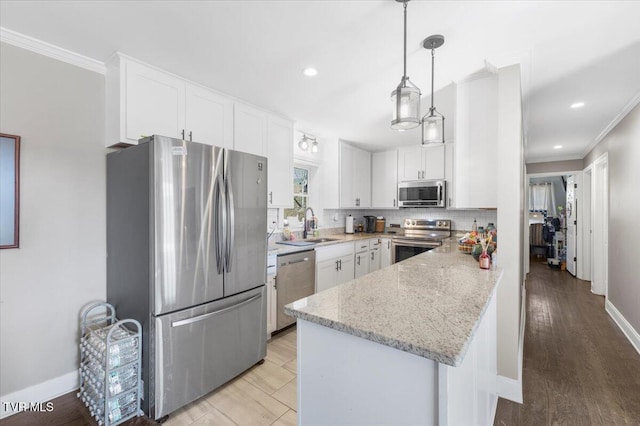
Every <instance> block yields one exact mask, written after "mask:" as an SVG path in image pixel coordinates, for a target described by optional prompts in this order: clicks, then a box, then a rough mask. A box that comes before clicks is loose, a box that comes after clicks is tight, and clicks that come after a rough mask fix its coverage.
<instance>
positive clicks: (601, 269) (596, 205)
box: [591, 156, 609, 295]
mask: <svg viewBox="0 0 640 426" xmlns="http://www.w3.org/2000/svg"><path fill="white" fill-rule="evenodd" d="M593 174H594V185H593V191H592V192H591V194H592V197H591V198H592V205H593V209H592V212H591V213H592V220H593V228H592V231H593V236H592V238H593V252H592V253H593V256H592V258H591V263H592V268H593V269H592V270H593V273H592V274H591V292H593V293H595V294H600V295H606V294H607V276H608V270H607V268H608V265H607V263H608V249H609V247H608V245H609V244H608V243H609V238H608V226H607V221H608V218H607V216H608V210H609V197H608V187H607V186H608V183H607V179H608V173H607V159H606V156H605V157H604V158H601V159H600V158H599V159H598V160H596V162H595V164H594V170H593Z"/></svg>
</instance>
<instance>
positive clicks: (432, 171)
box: [398, 144, 445, 182]
mask: <svg viewBox="0 0 640 426" xmlns="http://www.w3.org/2000/svg"><path fill="white" fill-rule="evenodd" d="M444 150H445V148H444V145H442V144H441V145H433V146H428V147H424V148H423V147H422V145H415V146H407V147H402V148H399V149H398V182H403V181H410V180H439V179H444Z"/></svg>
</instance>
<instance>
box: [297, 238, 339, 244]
mask: <svg viewBox="0 0 640 426" xmlns="http://www.w3.org/2000/svg"><path fill="white" fill-rule="evenodd" d="M304 241H309V242H310V243H314V244H318V243H328V242H329V241H338V238H314V239H311V240H304Z"/></svg>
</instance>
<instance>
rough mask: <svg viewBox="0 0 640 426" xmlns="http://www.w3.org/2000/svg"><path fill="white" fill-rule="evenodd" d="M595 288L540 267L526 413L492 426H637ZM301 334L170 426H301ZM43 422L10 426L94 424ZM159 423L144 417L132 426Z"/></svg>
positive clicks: (503, 408)
mask: <svg viewBox="0 0 640 426" xmlns="http://www.w3.org/2000/svg"><path fill="white" fill-rule="evenodd" d="M589 285H590V283H588V282H585V281H580V280H577V279H575V278H572V277H571V276H570V275H569V274H568V273H567V272H565V271H556V270H551V269H549V268H548V267H547V266H546V265H545V264H544V263H540V262H536V261H534V262H533V263H532V268H531V274H530V275H529V279H528V280H527V283H526V286H527V324H526V329H525V347H524V357H525V359H524V370H523V375H524V404H522V405H520V404H516V403H513V402H511V401H507V400H503V399H500V401H499V403H498V409H497V413H496V419H495V425H497V426H504V425H536V426H537V425H551V424H570V425H640V355H639V354H638V353H637V352H636V351H635V350H634V349H633V347H632V346H631V344H630V343H629V342H628V341H627V339H626V337H625V336H624V335H623V334H622V332H621V331H620V330H619V329H618V327H617V326H616V325H615V323H614V322H613V321H612V320H611V319H610V318H609V316H608V315H607V314H606V313H605V311H604V298H603V297H601V296H595V295H593V294H592V293H591V292H590V291H589ZM296 359H297V358H296V332H295V328H293V329H291V330H288V331H286V332H284V333H281V334H280V335H277V336H276V337H274V338H273V339H272V340H271V341H270V342H269V344H268V345H267V357H266V359H265V362H264V364H262V365H257V366H254V367H253V368H251V369H250V370H249V371H247V372H245V373H244V374H243V375H241V376H240V377H238V378H236V379H235V380H233V381H232V382H230V383H228V384H226V385H225V386H223V387H221V388H220V389H217V390H216V391H214V392H212V393H210V394H209V395H206V396H205V397H203V398H201V399H200V400H198V401H196V402H194V403H192V404H189V405H188V406H186V407H184V408H182V409H180V410H178V411H176V412H175V413H173V414H172V415H171V416H170V417H169V419H168V420H167V421H166V423H165V425H172V426H173V425H176V426H191V425H193V426H196V425H216V426H217V425H222V426H226V425H241V426H244V425H278V426H284V425H295V424H296V407H297V406H296ZM54 403H55V404H56V405H55V407H56V410H55V411H54V413H49V414H47V415H41V414H35V413H22V414H17V415H15V416H12V417H10V418H8V419H5V420H4V421H0V424H2V426H5V425H6V426H12V425H28V426H31V425H34V426H35V425H44V424H47V425H51V426H58V425H74V426H75V425H78V426H80V425H85V424H91V419H90V418H89V416H88V412H87V410H86V408H85V407H84V406H83V405H82V403H80V402H79V401H78V399H77V398H75V394H74V393H70V394H67V395H64V396H62V397H60V398H57V399H56V400H54ZM152 424H156V423H155V422H152V421H150V420H148V419H146V418H137V419H135V420H133V421H131V422H127V423H126V425H127V426H133V425H137V426H141V425H145V426H146V425H152Z"/></svg>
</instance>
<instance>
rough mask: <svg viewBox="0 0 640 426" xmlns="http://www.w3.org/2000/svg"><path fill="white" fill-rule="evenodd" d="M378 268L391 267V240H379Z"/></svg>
mask: <svg viewBox="0 0 640 426" xmlns="http://www.w3.org/2000/svg"><path fill="white" fill-rule="evenodd" d="M379 257H380V268H386V267H387V266H389V265H391V238H381V239H380V256H379Z"/></svg>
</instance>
